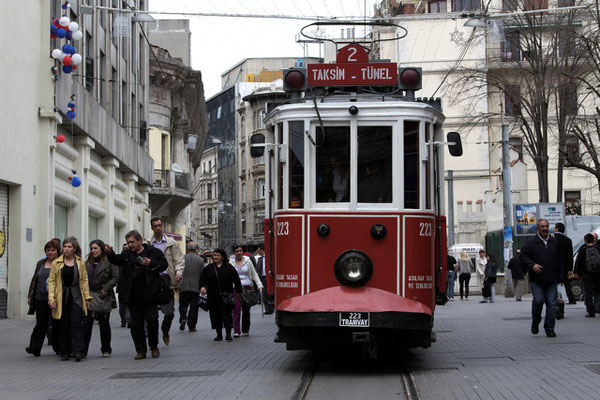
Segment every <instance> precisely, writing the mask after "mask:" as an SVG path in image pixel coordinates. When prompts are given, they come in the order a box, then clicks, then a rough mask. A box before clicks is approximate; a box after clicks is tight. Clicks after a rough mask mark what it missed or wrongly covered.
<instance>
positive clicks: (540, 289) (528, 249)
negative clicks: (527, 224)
mask: <svg viewBox="0 0 600 400" xmlns="http://www.w3.org/2000/svg"><path fill="white" fill-rule="evenodd" d="M520 259H521V262H522V263H523V265H524V266H525V267H526V268H527V269H528V271H529V282H530V284H531V293H532V294H533V303H532V305H531V315H532V322H531V333H533V334H534V335H537V334H538V332H539V324H540V322H541V321H542V308H543V307H544V304H546V318H545V320H544V330H545V331H546V336H548V337H556V333H555V332H554V325H555V323H556V285H557V283H559V282H562V281H563V280H564V279H563V275H564V273H563V270H562V266H561V261H560V260H561V254H560V250H559V245H558V240H556V239H555V238H554V237H552V236H550V224H549V223H548V220H546V219H540V220H539V221H538V222H537V234H536V235H535V236H532V237H531V238H530V239H529V240H528V241H527V242H526V243H525V245H524V246H523V248H522V249H521V256H520Z"/></svg>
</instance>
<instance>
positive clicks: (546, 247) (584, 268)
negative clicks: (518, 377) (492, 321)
mask: <svg viewBox="0 0 600 400" xmlns="http://www.w3.org/2000/svg"><path fill="white" fill-rule="evenodd" d="M583 239H584V240H583V242H584V243H583V245H582V246H581V247H580V248H579V249H578V250H577V256H576V258H575V261H574V258H573V242H572V241H571V239H570V238H569V237H567V236H566V235H565V225H564V224H562V223H557V224H555V226H554V229H553V234H551V233H550V224H549V222H548V221H547V220H546V219H540V220H538V221H537V224H536V234H535V235H533V236H532V237H530V238H529V239H528V240H527V242H526V243H525V244H524V245H523V247H522V248H521V249H518V250H517V251H516V254H515V256H514V257H513V258H511V259H510V261H509V263H508V266H507V268H508V269H509V270H510V272H511V277H512V285H513V290H514V295H515V300H516V301H522V296H523V287H524V281H525V276H526V275H528V277H529V285H530V288H531V294H532V297H533V301H532V307H531V315H532V322H531V333H532V334H534V335H537V334H538V333H539V325H540V324H541V322H542V312H543V309H544V306H545V307H546V313H545V316H544V324H543V327H544V331H545V333H546V336H548V337H556V332H555V329H554V328H555V325H556V320H557V319H561V318H563V317H564V312H565V311H564V306H565V303H567V304H576V298H575V296H574V294H573V291H572V287H571V283H570V282H571V281H572V280H580V281H582V283H583V296H584V302H585V307H586V314H585V317H587V318H594V317H595V316H596V314H598V313H600V244H599V243H598V235H597V234H595V233H588V234H586V235H585V236H584V238H583ZM475 264H476V265H475V266H473V263H472V261H471V259H470V257H469V255H468V254H467V253H466V252H465V251H462V252H461V253H460V256H459V260H458V261H457V260H456V259H455V258H454V257H453V256H451V255H448V261H447V271H448V272H447V286H446V293H447V297H448V299H449V300H453V299H454V280H455V279H457V277H458V278H459V282H460V290H459V292H460V299H461V300H463V295H464V300H468V299H469V280H470V278H471V271H472V269H473V268H475V271H476V273H477V284H478V287H480V288H481V293H482V297H483V300H481V301H480V303H493V302H494V301H495V290H494V284H495V283H496V278H497V273H498V262H497V261H496V257H495V256H494V255H493V254H490V253H488V254H487V255H486V253H485V251H483V250H481V251H479V257H477V258H476V259H475Z"/></svg>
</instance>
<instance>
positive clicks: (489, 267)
mask: <svg viewBox="0 0 600 400" xmlns="http://www.w3.org/2000/svg"><path fill="white" fill-rule="evenodd" d="M486 259H487V263H486V264H485V277H484V280H483V285H484V287H487V288H489V296H485V295H484V297H483V300H481V301H480V303H493V302H494V301H496V290H495V288H494V284H495V283H496V277H497V275H498V262H497V261H496V257H495V256H494V255H493V254H490V253H488V254H487V256H486Z"/></svg>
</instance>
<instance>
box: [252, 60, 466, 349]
mask: <svg viewBox="0 0 600 400" xmlns="http://www.w3.org/2000/svg"><path fill="white" fill-rule="evenodd" d="M320 65H330V64H320ZM353 68H354V70H356V69H357V67H353ZM297 70H298V69H292V70H287V71H284V80H285V77H286V74H287V73H288V72H289V71H297ZM308 71H309V72H310V71H311V68H310V66H309V68H308ZM301 72H302V73H305V72H304V71H301ZM325 76H326V75H325ZM296 78H298V77H296ZM398 79H400V78H398ZM285 84H286V83H285V81H284V86H285ZM419 84H420V83H419ZM300 86H302V85H300ZM315 86H319V84H315ZM321 86H323V85H321ZM343 86H344V85H342V87H338V88H336V90H312V95H308V94H307V95H305V97H300V96H296V98H295V99H293V100H291V101H289V102H287V103H285V104H280V105H278V106H277V107H276V108H274V109H273V110H271V112H270V113H269V114H268V115H267V117H266V118H265V124H266V126H267V128H268V134H267V137H266V138H259V139H255V138H254V137H253V139H252V142H254V143H255V148H256V147H259V146H262V147H264V149H265V152H264V157H265V164H266V174H267V179H266V186H267V191H268V193H269V195H268V201H267V210H266V211H267V216H268V218H267V219H266V221H265V249H266V254H267V264H266V265H267V269H268V271H269V279H268V290H269V292H270V293H273V294H274V295H275V309H276V322H277V326H278V332H277V335H276V338H275V341H276V342H283V343H286V344H287V348H288V349H290V350H294V349H307V348H314V347H319V346H331V345H350V344H352V343H358V344H363V345H369V344H370V345H375V346H378V345H392V346H400V347H429V346H430V345H431V343H432V342H433V341H435V336H434V333H433V331H432V328H433V319H434V310H435V306H436V294H437V293H438V292H444V290H445V289H444V288H445V283H446V282H445V277H446V271H445V264H446V256H445V255H446V238H445V232H446V226H445V217H444V216H443V214H444V209H443V204H442V203H443V201H442V199H443V196H442V193H441V192H442V189H443V154H444V152H445V149H444V144H447V143H446V142H444V138H443V130H442V123H443V121H444V115H443V114H442V112H441V106H440V102H439V100H433V99H431V100H425V101H422V100H415V99H414V98H410V96H409V98H407V97H406V95H405V94H404V93H402V95H401V96H399V95H398V93H397V92H395V91H393V90H387V91H386V90H385V89H383V90H381V89H382V88H380V90H379V91H377V90H375V92H373V91H371V90H362V89H361V88H357V87H350V88H344V87H343ZM382 86H383V85H382ZM392 86H394V85H392ZM301 89H302V91H305V92H306V93H308V91H309V90H307V88H305V87H301ZM292 90H294V89H292ZM408 94H410V93H408ZM263 139H264V140H263ZM458 140H459V139H458ZM261 142H265V144H258V146H256V143H261ZM458 146H460V143H458ZM259 154H261V152H260V151H258V152H257V153H255V154H254V155H255V156H257V155H259Z"/></svg>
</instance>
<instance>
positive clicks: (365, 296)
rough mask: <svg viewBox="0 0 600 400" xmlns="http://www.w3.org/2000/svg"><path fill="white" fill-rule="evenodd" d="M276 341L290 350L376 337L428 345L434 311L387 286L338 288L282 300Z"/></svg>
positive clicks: (395, 344) (391, 342) (388, 342)
mask: <svg viewBox="0 0 600 400" xmlns="http://www.w3.org/2000/svg"><path fill="white" fill-rule="evenodd" d="M276 318H277V326H278V328H279V331H278V333H277V336H276V338H275V341H276V342H280V343H286V344H287V349H288V350H299V349H310V348H315V347H321V346H334V345H342V346H343V345H348V344H352V343H364V342H371V341H376V342H377V343H379V344H382V345H387V346H392V347H429V346H430V345H431V343H432V342H434V341H435V336H434V334H433V333H432V327H433V313H432V310H431V309H430V308H429V307H427V306H425V305H424V304H422V303H419V302H418V301H414V300H410V299H406V298H404V297H401V296H398V295H396V294H394V293H390V292H387V291H385V290H381V289H376V288H370V287H360V288H351V287H346V286H336V287H331V288H327V289H323V290H319V291H316V292H313V293H309V294H307V295H303V296H298V297H293V298H289V299H286V300H284V301H283V302H282V303H281V304H280V305H279V307H278V308H277V312H276Z"/></svg>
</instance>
